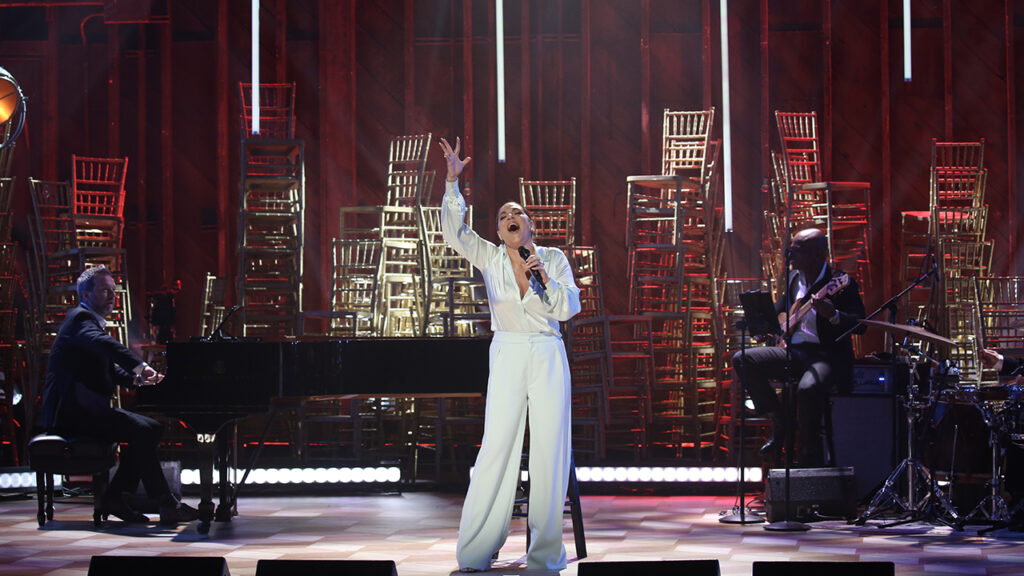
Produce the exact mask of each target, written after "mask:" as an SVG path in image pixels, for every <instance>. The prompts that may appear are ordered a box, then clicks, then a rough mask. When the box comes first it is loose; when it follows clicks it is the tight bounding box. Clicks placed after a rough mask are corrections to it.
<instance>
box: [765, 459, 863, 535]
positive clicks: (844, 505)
mask: <svg viewBox="0 0 1024 576" xmlns="http://www.w3.org/2000/svg"><path fill="white" fill-rule="evenodd" d="M854 482H855V480H854V472H853V468H849V467H844V468H793V469H792V470H790V471H789V509H790V518H789V519H790V520H801V521H811V520H824V519H828V518H835V517H842V518H847V519H851V518H855V517H856V516H857V498H856V495H855V490H856V488H855V484H854ZM785 502H786V471H785V470H784V469H779V468H772V469H771V470H769V471H768V483H767V485H766V487H765V512H766V513H767V516H768V521H769V522H777V521H779V520H785V519H786V504H785Z"/></svg>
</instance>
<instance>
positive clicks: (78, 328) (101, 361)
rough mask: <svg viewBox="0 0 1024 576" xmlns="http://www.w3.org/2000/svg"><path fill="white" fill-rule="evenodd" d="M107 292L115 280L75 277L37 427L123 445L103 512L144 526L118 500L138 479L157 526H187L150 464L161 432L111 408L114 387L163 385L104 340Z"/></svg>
mask: <svg viewBox="0 0 1024 576" xmlns="http://www.w3.org/2000/svg"><path fill="white" fill-rule="evenodd" d="M114 289H115V286H114V279H113V277H112V276H111V275H110V271H109V270H107V269H106V268H105V267H103V266H96V267H93V268H89V269H87V270H86V271H85V272H83V273H82V275H81V276H80V277H79V278H78V300H79V302H81V304H80V305H79V306H76V307H74V308H72V309H71V310H69V311H68V313H67V317H65V319H64V323H63V324H61V327H60V331H59V332H58V333H57V338H56V339H55V340H54V341H53V347H52V349H51V351H50V359H49V365H48V366H47V371H46V386H45V388H44V389H43V427H44V428H46V430H47V431H49V432H53V433H57V434H62V435H73V436H90V437H99V438H104V439H107V440H110V441H111V442H120V443H122V444H127V446H126V447H122V450H121V456H120V466H118V469H117V473H116V474H115V475H114V478H113V479H112V480H111V481H110V485H109V487H108V488H107V491H106V494H104V495H103V496H102V498H103V500H102V502H101V505H100V509H101V510H102V511H103V512H105V513H107V514H110V515H112V516H116V517H118V518H120V519H121V520H124V521H125V522H132V523H144V522H148V521H149V519H148V518H147V517H146V516H145V515H143V514H140V513H139V512H137V511H135V510H133V509H132V508H131V507H130V506H129V505H128V503H127V502H126V500H125V498H124V496H125V494H126V493H127V492H134V491H135V489H136V487H137V486H138V484H139V481H140V480H141V481H142V484H143V486H145V488H146V494H147V495H148V496H149V497H150V498H152V499H153V500H156V501H157V502H158V503H159V506H160V522H161V523H162V524H177V523H179V522H189V521H191V520H194V519H195V518H196V511H195V509H194V508H191V507H189V506H188V505H186V504H182V503H181V502H178V500H177V499H176V498H175V497H174V495H173V494H171V491H170V488H168V486H167V480H166V479H165V478H164V475H163V472H162V471H161V469H160V461H159V459H158V458H157V447H158V446H159V443H160V435H161V433H162V431H163V426H162V425H161V424H160V423H159V422H157V421H156V420H153V419H152V418H147V417H145V416H142V415H140V414H134V413H132V412H129V411H127V410H122V409H120V408H112V407H111V406H110V398H111V396H112V395H113V394H114V392H115V391H116V389H117V386H118V385H120V386H125V387H129V386H132V385H139V386H148V385H154V384H157V383H158V382H160V380H161V379H163V375H162V374H160V373H159V372H157V371H156V370H154V369H153V368H151V367H150V366H149V365H148V364H146V363H145V362H143V361H142V360H140V359H139V358H138V357H137V356H136V355H135V354H133V353H132V352H131V351H130V350H129V349H128V348H126V347H125V346H124V345H123V344H121V343H120V342H118V341H117V340H115V339H114V338H113V337H111V336H110V335H109V334H107V332H106V330H105V327H106V320H105V318H106V316H108V315H109V314H110V313H111V312H112V311H113V309H114V301H115V297H116V295H115V292H114ZM96 496H97V497H100V495H98V494H97V495H96Z"/></svg>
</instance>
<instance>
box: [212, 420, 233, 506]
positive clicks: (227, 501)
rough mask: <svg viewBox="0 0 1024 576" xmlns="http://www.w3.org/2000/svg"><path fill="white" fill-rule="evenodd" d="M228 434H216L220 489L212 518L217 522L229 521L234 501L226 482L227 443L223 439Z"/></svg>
mask: <svg viewBox="0 0 1024 576" xmlns="http://www.w3.org/2000/svg"><path fill="white" fill-rule="evenodd" d="M226 436H228V434H218V435H217V440H216V444H217V465H218V467H219V468H220V473H219V477H220V489H219V494H218V496H219V500H220V502H219V503H218V504H217V513H216V515H215V516H214V520H215V521H217V522H231V516H232V515H233V514H232V509H233V508H234V503H233V502H232V501H231V483H230V482H228V448H229V443H228V441H227V440H226V439H225V437H226Z"/></svg>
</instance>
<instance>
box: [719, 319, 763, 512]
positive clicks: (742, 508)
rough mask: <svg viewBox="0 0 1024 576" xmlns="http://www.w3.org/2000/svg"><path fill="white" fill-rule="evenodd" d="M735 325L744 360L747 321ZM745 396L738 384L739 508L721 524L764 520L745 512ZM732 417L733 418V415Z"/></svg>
mask: <svg viewBox="0 0 1024 576" xmlns="http://www.w3.org/2000/svg"><path fill="white" fill-rule="evenodd" d="M736 327H737V328H739V329H740V356H742V357H743V358H744V360H745V359H746V356H747V321H746V320H739V321H737V322H736ZM734 380H736V379H734ZM734 385H735V382H734ZM745 397H746V392H744V391H743V386H742V385H741V386H740V394H739V400H740V407H739V410H740V438H739V449H738V452H739V453H738V454H737V457H736V466H737V467H738V468H739V469H740V470H739V472H740V474H739V479H738V480H737V483H736V492H737V493H738V495H739V499H740V505H739V510H738V511H736V509H735V508H734V509H733V513H732V514H729V515H728V516H723V517H721V518H719V519H718V521H719V522H721V523H722V524H759V523H761V522H764V521H765V520H764V518H762V517H761V516H760V515H758V514H753V513H750V514H748V513H747V503H746V495H747V491H746V487H745V486H744V483H745V482H746V478H745V477H744V473H745V468H744V467H743V447H744V444H745V443H744V435H745V432H746V429H747V410H746V406H744V402H745ZM734 418H735V416H734Z"/></svg>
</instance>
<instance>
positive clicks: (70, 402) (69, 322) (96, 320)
mask: <svg viewBox="0 0 1024 576" xmlns="http://www.w3.org/2000/svg"><path fill="white" fill-rule="evenodd" d="M141 363H142V360H141V359H139V358H138V357H137V356H136V355H135V354H133V353H132V352H131V351H130V350H129V349H128V348H127V347H125V346H124V345H123V344H121V343H120V342H118V341H117V340H116V339H114V338H113V337H112V336H110V335H109V334H107V332H106V331H105V330H104V329H103V328H102V326H101V325H100V317H99V316H97V315H96V313H94V312H92V311H91V310H89V309H87V308H85V307H83V306H76V307H75V308H72V309H71V310H69V311H68V315H67V317H65V318H64V323H63V324H61V326H60V331H58V332H57V338H56V340H54V341H53V347H52V348H51V349H50V360H49V364H48V365H47V369H46V386H45V387H44V388H43V419H42V426H43V428H45V429H46V430H83V431H87V430H88V426H89V423H90V422H95V421H96V419H98V418H104V417H106V416H109V414H110V412H111V411H112V408H111V407H110V398H111V396H112V395H113V393H114V391H115V390H116V388H117V386H118V385H121V386H131V384H132V381H133V380H134V378H135V375H134V374H133V373H132V370H134V369H135V368H136V367H137V366H138V365H139V364H141Z"/></svg>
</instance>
